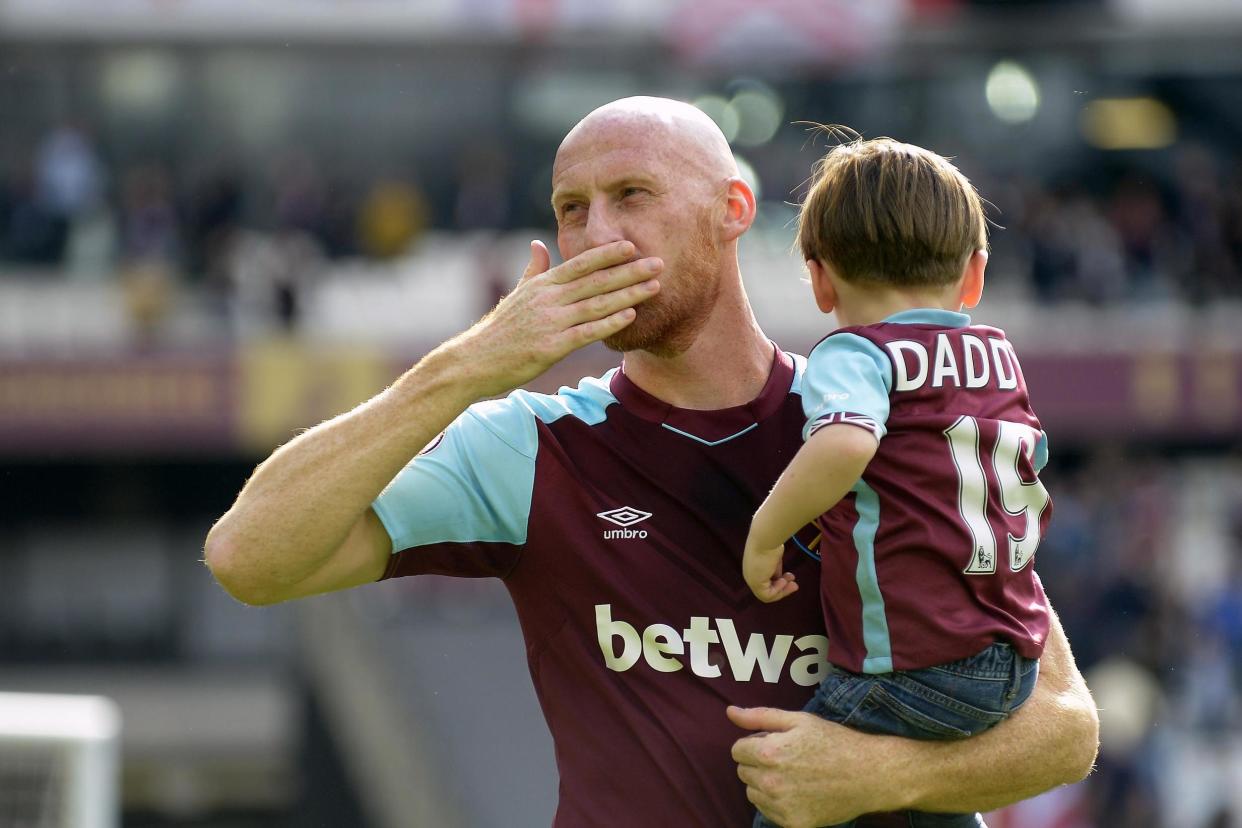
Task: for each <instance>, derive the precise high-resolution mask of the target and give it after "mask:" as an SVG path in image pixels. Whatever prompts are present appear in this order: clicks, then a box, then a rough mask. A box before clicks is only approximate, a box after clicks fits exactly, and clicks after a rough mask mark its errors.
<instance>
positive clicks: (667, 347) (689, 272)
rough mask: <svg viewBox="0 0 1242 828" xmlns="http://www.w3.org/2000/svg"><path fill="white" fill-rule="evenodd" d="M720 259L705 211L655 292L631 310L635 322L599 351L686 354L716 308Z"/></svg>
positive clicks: (607, 340)
mask: <svg viewBox="0 0 1242 828" xmlns="http://www.w3.org/2000/svg"><path fill="white" fill-rule="evenodd" d="M639 255H641V254H639ZM721 255H722V253H721V250H720V248H719V247H718V246H717V245H716V243H715V241H714V240H713V239H712V235H711V217H710V215H709V213H708V211H706V210H705V211H703V214H702V215H700V217H699V220H698V222H697V223H696V226H695V229H694V233H693V235H692V236H691V238H690V239H689V241H688V242H687V243H686V246H685V247H684V248H682V251H681V253H679V254H678V256H677V260H676V261H675V262H673V263H672V265H673V266H672V267H670V268H667V269H665V271H664V274H663V275H662V276H660V292H659V293H658V294H656V295H655V296H653V297H652V298H650V299H648V300H647V301H645V302H643V303H642V304H640V305H637V306H635V308H634V311H635V313H636V314H637V315H636V316H635V318H634V321H633V322H631V323H630V324H629V325H627V326H626V327H624V328H622V329H621V330H620V331H618V332H617V333H615V334H613V335H612V336H610V337H608V338H607V339H605V340H604V345H605V346H607V347H608V348H610V349H612V350H614V351H621V352H625V351H647V352H648V353H650V354H652V355H654V356H658V357H665V358H668V357H674V356H677V355H678V354H681V353H683V352H685V351H686V349H688V348H689V347H690V346H691V345H692V344H694V340H695V338H696V337H698V335H699V331H700V330H702V328H703V325H704V324H705V323H706V322H707V318H708V317H709V316H710V315H711V312H712V308H714V307H715V305H716V297H717V296H718V295H719V293H720V260H721Z"/></svg>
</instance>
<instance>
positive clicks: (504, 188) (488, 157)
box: [453, 144, 510, 231]
mask: <svg viewBox="0 0 1242 828" xmlns="http://www.w3.org/2000/svg"><path fill="white" fill-rule="evenodd" d="M508 167H509V161H508V158H507V157H506V155H505V151H504V148H503V146H502V145H500V144H481V145H478V146H475V147H473V148H471V149H470V150H468V151H467V152H464V153H463V154H462V156H461V160H460V162H459V164H458V182H457V196H456V201H455V203H454V204H453V223H454V224H455V225H456V228H457V229H458V230H467V231H468V230H501V229H504V228H506V227H508V226H509V221H510V219H509V198H510V192H509V169H508Z"/></svg>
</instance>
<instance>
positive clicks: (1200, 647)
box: [1031, 449, 1242, 828]
mask: <svg viewBox="0 0 1242 828" xmlns="http://www.w3.org/2000/svg"><path fill="white" fill-rule="evenodd" d="M1047 478H1048V485H1049V489H1050V490H1051V491H1052V492H1053V493H1054V504H1055V505H1054V509H1055V514H1054V518H1053V521H1052V524H1051V529H1050V532H1049V535H1048V537H1047V538H1045V540H1044V542H1043V543H1042V544H1041V546H1040V549H1039V554H1038V568H1039V572H1040V575H1041V577H1042V579H1043V581H1044V585H1045V587H1046V589H1047V591H1048V594H1049V596H1050V597H1051V599H1052V602H1053V604H1054V605H1055V606H1056V607H1057V609H1058V611H1059V613H1060V614H1061V618H1062V621H1063V622H1064V625H1065V628H1066V631H1067V633H1068V635H1069V638H1070V642H1071V644H1072V646H1073V649H1074V653H1075V656H1076V657H1077V659H1078V661H1079V666H1080V667H1081V668H1082V669H1083V672H1084V673H1085V674H1086V676H1087V678H1088V682H1089V683H1090V684H1091V685H1092V689H1093V691H1094V693H1095V695H1096V703H1097V705H1098V706H1099V707H1100V708H1101V731H1102V739H1103V745H1102V750H1101V754H1100V759H1099V765H1098V769H1097V771H1096V773H1095V774H1094V776H1093V777H1092V778H1091V780H1090V781H1089V783H1088V784H1087V785H1085V786H1080V787H1081V793H1082V796H1081V798H1080V799H1079V800H1078V801H1076V802H1074V803H1072V807H1071V808H1069V809H1068V810H1069V811H1070V812H1071V813H1072V815H1073V816H1072V817H1071V816H1066V817H1064V818H1063V819H1062V820H1061V821H1057V822H1055V823H1054V822H1051V821H1046V822H1040V823H1031V824H1043V825H1051V824H1057V825H1064V826H1065V827H1066V828H1093V827H1095V826H1105V825H1125V826H1128V828H1158V827H1159V826H1172V825H1211V826H1216V825H1220V826H1229V825H1236V824H1239V818H1240V817H1242V814H1240V813H1239V812H1238V811H1237V810H1236V801H1235V802H1234V803H1233V804H1231V803H1230V799H1231V798H1235V797H1236V796H1237V793H1236V778H1237V777H1236V773H1237V771H1238V767H1239V756H1238V752H1239V750H1242V739H1240V738H1239V736H1240V735H1242V702H1240V699H1242V460H1240V459H1239V458H1238V457H1233V458H1231V459H1228V460H1225V461H1219V460H1204V459H1194V458H1187V457H1183V458H1182V459H1181V460H1174V459H1171V458H1169V457H1168V456H1161V455H1159V454H1152V455H1150V456H1147V457H1144V456H1142V455H1141V454H1138V453H1136V452H1134V451H1130V452H1121V451H1117V450H1111V449H1105V450H1099V451H1097V452H1095V453H1094V454H1091V455H1088V456H1087V457H1086V458H1084V459H1079V460H1078V461H1076V462H1073V461H1072V462H1070V463H1065V462H1062V463H1061V464H1060V465H1058V466H1056V467H1054V468H1053V469H1051V470H1050V473H1047ZM1192 794H1201V795H1192ZM1192 803H1197V804H1198V805H1199V806H1200V807H1204V806H1206V807H1207V808H1208V810H1207V811H1206V812H1202V813H1187V812H1186V810H1185V809H1186V808H1187V807H1188V806H1190V805H1191V804H1192Z"/></svg>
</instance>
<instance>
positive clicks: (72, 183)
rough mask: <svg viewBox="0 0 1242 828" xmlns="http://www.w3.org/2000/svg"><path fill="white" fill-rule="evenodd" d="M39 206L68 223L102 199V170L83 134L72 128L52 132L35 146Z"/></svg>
mask: <svg viewBox="0 0 1242 828" xmlns="http://www.w3.org/2000/svg"><path fill="white" fill-rule="evenodd" d="M36 165H37V166H36V176H37V181H36V187H37V191H38V200H39V205H40V206H41V207H42V208H43V209H44V210H46V211H47V212H48V213H49V214H50V215H52V216H54V217H56V218H57V219H61V220H63V221H66V222H71V221H73V220H74V219H75V218H77V217H78V216H79V215H81V214H82V213H83V212H85V211H86V210H89V209H92V208H93V207H95V205H97V204H98V203H99V202H100V201H101V200H102V198H103V195H104V184H105V181H104V168H103V164H102V163H101V162H100V160H99V156H98V154H97V153H96V151H95V148H94V146H93V145H92V144H91V143H90V141H89V140H88V139H87V137H86V134H85V133H84V132H83V131H82V130H81V129H79V128H78V127H74V126H68V125H66V126H62V127H59V128H57V129H54V130H52V132H50V133H48V135H47V137H45V138H44V139H43V142H42V143H41V144H40V145H39V152H38V161H37V162H36Z"/></svg>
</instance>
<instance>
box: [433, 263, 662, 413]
mask: <svg viewBox="0 0 1242 828" xmlns="http://www.w3.org/2000/svg"><path fill="white" fill-rule="evenodd" d="M530 251H531V252H530V262H529V263H528V264H527V265H526V270H525V272H524V273H523V274H522V278H521V280H520V281H519V282H518V284H517V287H515V288H514V289H513V291H512V292H511V293H509V295H507V296H506V297H505V298H504V299H501V300H500V302H499V303H498V304H497V305H496V307H495V308H493V309H492V310H491V312H490V313H488V314H487V315H486V316H484V317H483V318H482V319H481V320H479V321H478V322H477V323H476V324H475V325H474V326H473V327H471V328H470V330H468V331H466V332H465V333H464V334H462V335H461V336H459V337H457V338H456V339H454V340H452V341H450V342H449V343H448V344H447V347H455V346H456V347H463V348H465V349H466V355H467V358H468V359H469V360H470V362H471V364H472V365H473V366H475V367H476V370H475V371H473V372H472V374H473V376H474V378H475V380H476V381H477V383H478V392H479V396H480V397H487V396H494V395H497V394H502V393H504V392H506V391H509V390H510V389H513V388H516V387H517V386H519V385H521V384H523V383H525V382H528V381H530V380H532V379H534V378H535V377H537V376H539V375H540V374H542V373H543V372H544V371H546V370H547V369H548V368H550V367H551V366H552V365H554V364H555V363H557V362H559V361H560V360H561V359H563V358H565V357H566V356H568V355H569V354H570V353H572V352H573V351H576V350H578V349H579V348H581V347H583V346H585V345H589V344H591V343H592V342H598V341H599V340H601V339H606V338H608V337H610V336H612V335H613V334H615V333H617V332H618V331H620V330H621V329H623V328H624V327H625V326H627V325H629V324H630V323H631V322H633V321H634V317H635V311H634V306H635V305H637V304H639V303H641V302H643V301H645V300H647V299H650V298H651V297H652V296H654V295H656V293H658V292H659V290H660V283H659V282H658V281H657V280H656V278H655V277H656V276H658V275H659V273H660V272H661V271H662V270H663V268H664V263H663V262H662V261H661V260H660V259H658V258H654V257H651V258H644V259H637V260H633V261H632V260H631V259H632V258H633V256H634V252H635V249H634V245H633V244H632V243H631V242H628V241H618V242H612V243H610V244H606V245H602V246H600V247H595V248H592V249H590V250H586V251H583V252H582V253H579V254H578V255H577V256H574V257H573V258H571V259H568V260H567V261H565V262H563V263H562V264H559V265H557V266H556V267H551V266H550V264H551V257H550V256H549V254H548V249H547V247H545V246H544V244H543V243H542V242H539V241H532V242H531V245H530Z"/></svg>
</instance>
